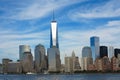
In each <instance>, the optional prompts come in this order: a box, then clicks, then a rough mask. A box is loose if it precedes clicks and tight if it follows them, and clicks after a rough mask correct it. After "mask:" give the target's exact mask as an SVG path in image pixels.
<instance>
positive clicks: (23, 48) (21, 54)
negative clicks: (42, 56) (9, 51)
mask: <svg viewBox="0 0 120 80" xmlns="http://www.w3.org/2000/svg"><path fill="white" fill-rule="evenodd" d="M24 52H31V49H30V46H29V45H20V46H19V60H23V57H24Z"/></svg>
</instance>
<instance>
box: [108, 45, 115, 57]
mask: <svg viewBox="0 0 120 80" xmlns="http://www.w3.org/2000/svg"><path fill="white" fill-rule="evenodd" d="M113 56H114V48H113V46H109V48H108V57H109V59H111V58H112V57H113Z"/></svg>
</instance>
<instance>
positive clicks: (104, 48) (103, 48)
mask: <svg viewBox="0 0 120 80" xmlns="http://www.w3.org/2000/svg"><path fill="white" fill-rule="evenodd" d="M104 56H107V57H108V48H107V46H100V57H101V58H103V57H104Z"/></svg>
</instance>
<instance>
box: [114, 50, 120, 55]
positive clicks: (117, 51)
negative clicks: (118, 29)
mask: <svg viewBox="0 0 120 80" xmlns="http://www.w3.org/2000/svg"><path fill="white" fill-rule="evenodd" d="M118 54H120V49H119V48H115V49H114V55H115V57H118Z"/></svg>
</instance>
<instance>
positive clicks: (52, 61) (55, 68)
mask: <svg viewBox="0 0 120 80" xmlns="http://www.w3.org/2000/svg"><path fill="white" fill-rule="evenodd" d="M47 55H48V71H49V72H59V71H60V67H61V61H60V52H59V49H58V48H48V50H47Z"/></svg>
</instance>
